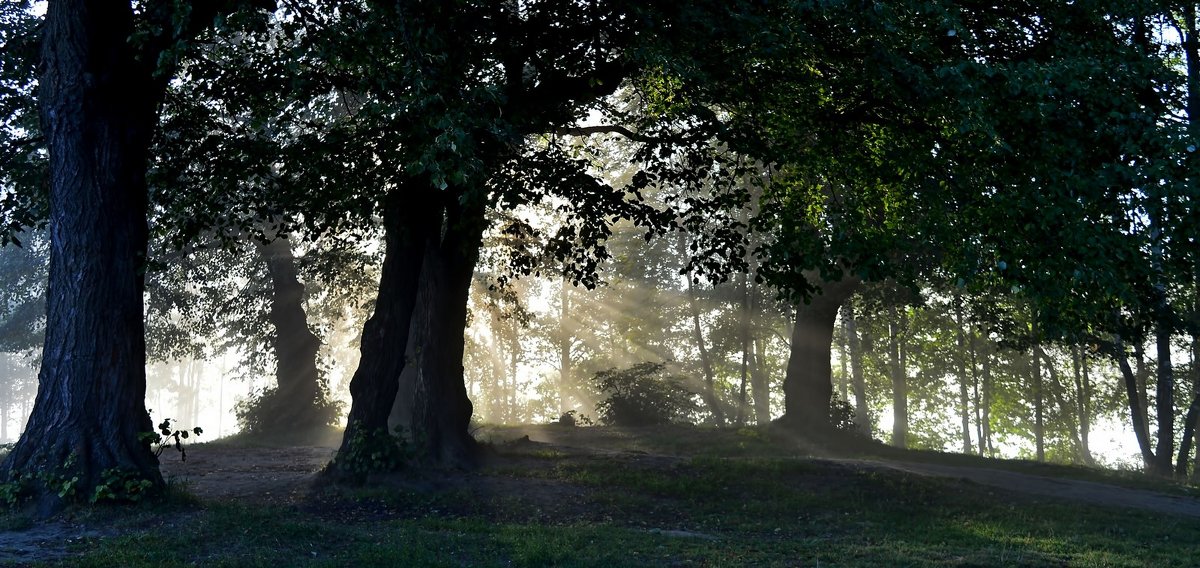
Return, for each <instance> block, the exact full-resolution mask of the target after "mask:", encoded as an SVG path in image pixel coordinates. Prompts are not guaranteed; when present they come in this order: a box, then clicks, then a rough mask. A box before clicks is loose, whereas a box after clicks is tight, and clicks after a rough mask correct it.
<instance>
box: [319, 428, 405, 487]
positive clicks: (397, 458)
mask: <svg viewBox="0 0 1200 568" xmlns="http://www.w3.org/2000/svg"><path fill="white" fill-rule="evenodd" d="M352 430H353V432H354V433H353V434H352V435H351V438H350V443H349V445H348V447H347V450H346V451H344V452H341V453H339V454H338V455H337V457H335V458H334V460H333V463H334V466H336V467H337V468H338V469H340V470H342V471H345V472H348V473H351V474H354V475H359V476H362V475H368V474H372V473H387V472H392V471H396V470H399V469H401V468H402V467H404V464H406V463H408V461H409V460H411V459H412V457H413V450H412V448H411V447H410V445H409V442H408V439H407V438H405V436H404V429H403V428H402V427H400V426H397V427H396V431H395V433H389V432H388V431H387V430H385V429H382V428H380V429H377V430H375V431H368V430H367V429H366V428H353V429H352Z"/></svg>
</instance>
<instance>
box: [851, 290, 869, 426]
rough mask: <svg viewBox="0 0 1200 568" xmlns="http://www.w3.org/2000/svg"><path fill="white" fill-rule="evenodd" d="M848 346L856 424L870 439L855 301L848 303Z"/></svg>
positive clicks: (865, 385)
mask: <svg viewBox="0 0 1200 568" xmlns="http://www.w3.org/2000/svg"><path fill="white" fill-rule="evenodd" d="M845 317H846V344H847V346H848V347H849V349H850V373H851V377H852V379H853V383H854V423H855V424H856V425H857V426H858V428H859V430H860V431H862V433H863V434H864V435H866V436H867V437H868V438H870V437H871V436H872V432H871V430H873V427H872V424H871V418H870V416H871V413H870V411H869V410H868V408H867V384H866V381H864V380H863V353H862V344H861V343H860V342H859V340H858V320H857V319H856V318H857V315H856V313H855V310H854V299H853V298H851V299H849V300H847V301H846V313H845Z"/></svg>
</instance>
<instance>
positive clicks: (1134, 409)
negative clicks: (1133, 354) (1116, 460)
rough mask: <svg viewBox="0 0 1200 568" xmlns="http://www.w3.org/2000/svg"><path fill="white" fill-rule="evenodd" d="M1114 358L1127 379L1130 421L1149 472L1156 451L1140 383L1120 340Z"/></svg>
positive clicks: (1116, 345) (1114, 349)
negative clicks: (1143, 403)
mask: <svg viewBox="0 0 1200 568" xmlns="http://www.w3.org/2000/svg"><path fill="white" fill-rule="evenodd" d="M1113 356H1114V357H1116V359H1117V366H1118V367H1120V369H1121V376H1122V377H1124V379H1125V396H1126V400H1127V402H1128V403H1129V421H1130V422H1131V424H1132V426H1133V432H1134V435H1135V436H1136V437H1137V442H1138V448H1139V449H1140V450H1141V452H1142V463H1143V465H1145V467H1146V469H1147V470H1149V469H1151V468H1153V467H1154V450H1152V449H1151V448H1150V435H1149V431H1148V430H1147V429H1146V415H1145V414H1143V412H1144V411H1143V408H1144V407H1143V406H1142V402H1141V400H1140V399H1139V397H1138V381H1137V377H1136V376H1135V375H1134V372H1133V369H1132V368H1131V367H1130V366H1129V354H1128V353H1126V352H1125V344H1124V343H1123V342H1122V341H1121V339H1120V338H1118V339H1117V341H1116V342H1115V344H1114V346H1113Z"/></svg>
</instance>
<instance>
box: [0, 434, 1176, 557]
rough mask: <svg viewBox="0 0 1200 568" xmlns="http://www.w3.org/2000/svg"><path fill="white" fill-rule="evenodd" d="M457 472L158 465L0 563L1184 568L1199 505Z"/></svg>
mask: <svg viewBox="0 0 1200 568" xmlns="http://www.w3.org/2000/svg"><path fill="white" fill-rule="evenodd" d="M476 435H477V437H478V438H480V439H481V440H483V441H485V442H487V443H488V445H489V447H490V451H489V453H488V456H487V458H486V459H485V461H484V464H483V466H482V467H481V468H479V469H478V470H475V471H471V472H445V471H442V472H405V473H400V474H394V475H387V476H376V477H374V478H372V479H371V480H369V482H368V483H367V484H365V485H363V486H361V487H350V488H347V487H334V488H329V487H319V486H317V485H315V484H314V481H315V480H316V475H317V472H318V471H319V470H320V469H321V468H322V467H323V466H324V465H325V464H326V463H327V462H328V461H329V459H330V458H331V457H332V455H333V447H332V446H331V445H329V446H310V447H271V446H255V445H252V444H246V443H236V444H234V443H223V442H220V441H219V442H215V443H209V444H203V445H196V446H193V447H192V448H191V449H190V450H189V452H188V460H187V461H186V462H180V461H179V460H178V458H177V456H175V455H164V456H163V471H164V474H165V475H167V476H168V477H170V478H172V479H173V480H174V482H173V483H174V485H173V487H174V489H175V490H174V491H173V493H174V495H175V497H173V498H172V499H169V500H167V501H166V502H163V503H156V504H145V505H141V506H138V507H133V508H128V507H126V508H91V509H80V510H74V511H71V512H69V513H67V514H65V515H62V516H60V517H59V518H56V519H54V520H52V521H50V522H41V523H35V522H32V521H30V520H28V519H26V518H24V517H21V516H20V515H17V514H10V515H8V516H7V517H3V518H2V519H0V563H6V564H14V565H72V566H76V565H81V566H156V567H161V566H176V565H227V566H255V565H258V566H273V567H274V566H292V565H303V566H346V565H354V566H425V565H436V566H476V565H479V566H514V565H515V566H544V565H560V566H600V565H603V566H645V565H664V566H686V565H732V566H740V565H747V566H760V565H778V566H796V565H802V566H810V565H811V566H816V565H821V566H876V565H890V566H905V565H907V566H930V565H933V566H992V565H1024V566H1171V565H1177V566H1191V565H1195V562H1196V561H1195V559H1196V558H1198V557H1200V500H1198V499H1197V498H1195V497H1191V496H1189V494H1190V493H1191V492H1192V491H1193V490H1194V488H1193V487H1190V486H1186V485H1180V484H1174V483H1170V482H1166V481H1161V480H1154V479H1149V478H1146V477H1143V476H1138V475H1132V474H1127V473H1118V472H1106V471H1103V470H1095V469H1087V468H1073V467H1063V466H1047V465H1045V464H1032V463H1029V462H1020V461H1004V460H984V459H982V458H971V457H968V456H955V455H950V454H940V453H933V452H898V451H895V450H888V449H886V448H882V447H880V448H879V450H880V451H878V452H873V451H870V450H866V451H864V450H861V449H860V450H859V451H857V452H855V453H853V454H850V455H847V454H845V453H843V452H838V453H834V452H830V451H828V450H823V449H820V448H815V447H812V446H810V445H808V444H805V443H804V442H803V441H801V440H796V439H793V438H790V437H785V436H783V435H781V434H780V433H779V432H777V431H772V430H763V429H742V430H736V431H735V430H721V431H718V430H712V429H704V428H684V427H672V428H656V429H628V428H610V427H595V428H568V427H559V426H526V427H489V428H485V429H483V430H480V431H479V432H477V433H476Z"/></svg>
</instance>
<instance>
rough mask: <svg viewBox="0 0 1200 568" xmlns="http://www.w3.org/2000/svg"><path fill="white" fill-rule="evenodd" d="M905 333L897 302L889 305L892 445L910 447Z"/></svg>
mask: <svg viewBox="0 0 1200 568" xmlns="http://www.w3.org/2000/svg"><path fill="white" fill-rule="evenodd" d="M901 333H903V331H902V326H901V324H900V316H899V314H898V313H897V310H896V306H895V304H892V305H889V306H888V362H889V367H890V369H889V372H890V374H891V376H892V445H893V446H896V447H897V448H907V447H908V381H907V379H906V378H905V376H904V375H905V370H904V363H903V362H902V361H901V359H900V355H901V349H900V334H901Z"/></svg>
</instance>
